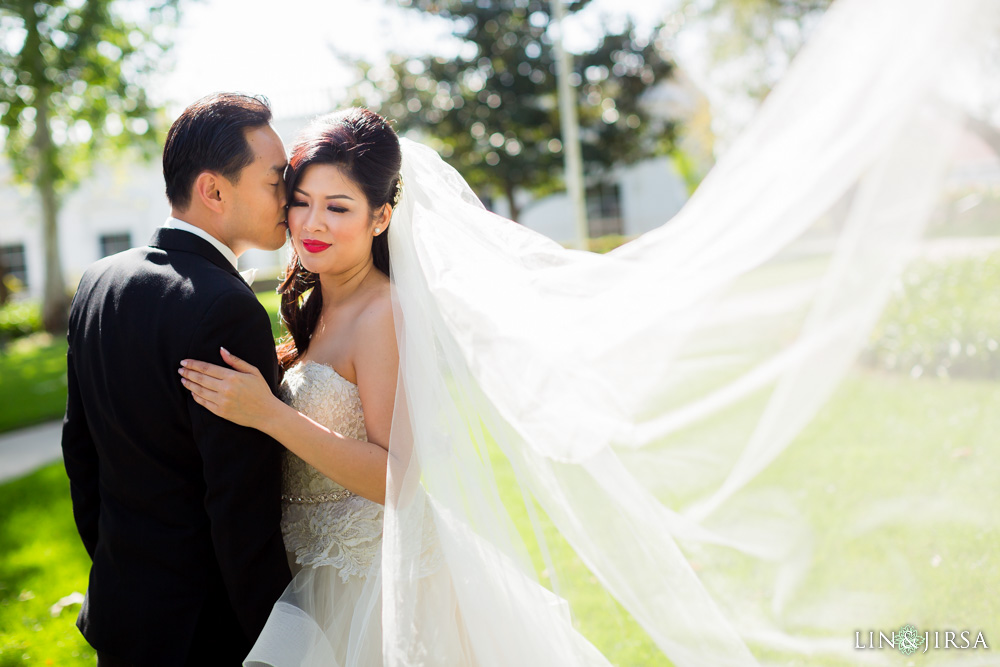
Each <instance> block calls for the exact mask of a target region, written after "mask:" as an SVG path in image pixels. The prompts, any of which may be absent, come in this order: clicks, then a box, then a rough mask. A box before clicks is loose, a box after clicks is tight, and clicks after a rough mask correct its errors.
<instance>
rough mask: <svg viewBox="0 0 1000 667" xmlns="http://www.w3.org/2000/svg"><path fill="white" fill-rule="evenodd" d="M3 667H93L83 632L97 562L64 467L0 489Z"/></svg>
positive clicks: (0, 639) (45, 470) (0, 660)
mask: <svg viewBox="0 0 1000 667" xmlns="http://www.w3.org/2000/svg"><path fill="white" fill-rule="evenodd" d="M0 554H2V557H0V667H9V666H12V665H61V666H67V665H79V666H81V667H82V666H83V665H93V664H94V651H93V649H91V648H90V646H88V645H87V642H86V640H84V638H83V636H82V635H81V634H80V632H79V631H78V630H77V629H76V625H75V623H76V615H77V614H78V613H79V611H80V605H79V604H72V605H68V606H66V607H64V608H62V609H61V610H59V611H57V613H56V614H55V615H53V613H52V612H53V609H52V608H53V605H55V604H56V603H58V602H59V601H60V600H61V599H62V598H64V597H66V596H68V595H70V594H71V593H83V592H84V591H85V590H86V589H87V573H88V572H89V570H90V558H89V557H88V556H87V552H86V550H84V548H83V543H82V542H80V538H79V536H78V535H77V532H76V526H75V525H74V523H73V508H72V503H71V502H70V496H69V480H68V479H67V478H66V471H65V469H64V468H63V465H62V463H56V464H53V465H50V466H48V467H45V468H43V469H41V470H39V471H38V472H36V473H34V474H32V475H29V476H27V477H24V478H22V479H19V480H16V481H14V482H10V483H8V484H4V485H2V486H0Z"/></svg>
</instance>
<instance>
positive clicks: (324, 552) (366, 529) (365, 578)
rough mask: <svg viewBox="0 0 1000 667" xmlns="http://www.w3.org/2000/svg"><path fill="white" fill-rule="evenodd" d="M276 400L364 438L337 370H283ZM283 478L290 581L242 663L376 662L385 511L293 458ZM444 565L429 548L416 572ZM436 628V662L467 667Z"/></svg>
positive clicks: (458, 647)
mask: <svg viewBox="0 0 1000 667" xmlns="http://www.w3.org/2000/svg"><path fill="white" fill-rule="evenodd" d="M281 397H282V400H284V401H285V402H286V403H288V404H289V405H291V406H292V407H294V408H295V409H297V410H298V411H300V412H302V413H303V414H305V415H307V416H309V417H310V418H312V419H313V420H315V421H316V422H318V423H320V424H323V425H324V426H326V427H327V428H329V429H331V430H333V431H336V432H338V433H340V434H342V435H345V436H348V437H351V438H356V439H358V440H367V433H366V431H365V421H364V414H363V412H362V410H361V399H360V397H359V395H358V388H357V386H356V385H354V384H353V383H351V382H349V381H348V380H346V379H344V378H343V377H342V376H341V375H340V374H338V373H337V372H336V371H335V370H334V369H333V368H331V367H329V366H325V365H323V364H319V363H316V362H311V361H306V362H303V363H299V364H297V365H296V366H294V367H292V368H290V369H289V370H288V371H287V372H286V373H285V377H284V379H283V381H282V384H281ZM282 474H283V482H282V488H283V490H282V520H281V530H282V535H283V537H284V541H285V548H286V550H287V551H288V556H289V564H290V565H291V567H292V573H293V574H294V578H293V580H292V582H291V584H289V586H288V588H287V589H286V591H285V593H284V594H283V595H282V597H281V599H280V600H279V601H278V602H277V603H276V604H275V606H274V610H273V611H272V613H271V616H270V617H269V619H268V621H267V624H266V626H265V628H264V630H263V632H262V633H261V635H260V637H259V639H258V640H257V643H256V644H255V645H254V647H253V650H252V651H251V652H250V655H249V656H247V659H246V661H245V663H244V664H246V665H254V666H257V665H272V666H274V667H301V666H307V665H323V666H324V667H339V666H344V667H348V666H351V667H355V666H357V667H362V666H364V667H368V666H375V665H382V664H383V659H382V632H381V623H382V619H381V612H382V600H381V581H382V580H381V572H380V565H381V560H380V557H381V546H382V518H383V506H382V505H380V504H378V503H375V502H372V501H370V500H368V499H366V498H362V497H361V496H357V495H355V494H353V493H351V492H350V491H348V490H346V489H345V488H344V487H342V486H340V485H339V484H337V483H336V482H334V481H332V480H330V479H329V478H328V477H326V476H324V475H323V474H322V473H320V472H319V471H318V470H316V469H315V468H313V467H312V466H310V465H309V464H308V463H306V462H305V461H303V460H301V459H300V458H298V457H297V456H295V455H294V454H291V453H290V452H289V453H288V454H286V457H285V461H284V466H283V472H282ZM428 525H430V522H428ZM428 543H432V541H428ZM441 560H442V559H441V554H440V552H439V551H438V550H435V549H429V550H428V552H427V553H425V554H423V556H422V558H421V561H420V569H421V570H422V571H423V572H422V574H425V575H427V576H428V577H429V578H430V579H433V574H434V572H435V571H436V570H438V569H440V566H441ZM444 588H445V589H447V588H448V587H447V585H446V584H445V586H444ZM441 620H442V621H444V619H441ZM445 623H446V621H445ZM441 629H442V628H439V629H438V631H437V632H435V633H434V637H435V640H434V646H433V647H428V649H429V655H436V656H438V659H439V660H440V659H443V662H436V661H435V662H434V663H433V664H455V665H461V664H472V661H471V659H469V658H468V654H467V649H466V647H465V646H464V643H465V642H464V640H463V639H462V637H461V633H460V631H459V629H458V628H457V627H456V628H454V629H453V631H447V630H446V631H445V632H443V633H442V632H441V631H440V630H441Z"/></svg>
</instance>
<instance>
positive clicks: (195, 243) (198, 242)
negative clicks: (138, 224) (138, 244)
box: [149, 227, 253, 291]
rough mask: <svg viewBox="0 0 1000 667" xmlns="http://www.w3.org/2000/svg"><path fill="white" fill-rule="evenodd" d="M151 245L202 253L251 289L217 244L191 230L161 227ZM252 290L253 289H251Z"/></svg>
mask: <svg viewBox="0 0 1000 667" xmlns="http://www.w3.org/2000/svg"><path fill="white" fill-rule="evenodd" d="M149 245H150V246H152V247H153V248H159V249H161V250H179V251H181V252H191V253H194V254H196V255H201V256H202V257H204V258H205V259H207V260H208V261H210V262H212V263H213V264H215V265H216V266H218V267H219V268H221V269H224V270H225V271H227V272H228V273H231V274H232V275H234V276H236V277H237V278H239V279H240V282H242V283H243V284H244V285H246V286H247V289H250V285H249V284H247V281H246V280H245V279H244V278H243V276H241V275H240V272H239V271H237V270H236V267H234V266H233V265H232V264H230V263H229V260H228V259H226V258H225V257H224V256H223V254H222V253H221V252H219V251H218V249H216V248H215V246H213V245H212V244H211V243H209V242H208V241H206V240H205V239H203V238H200V237H198V236H195V235H194V234H192V233H190V232H186V231H184V230H182V229H169V228H166V227H161V228H159V229H157V230H156V231H155V232H154V233H153V238H151V239H150V240H149ZM251 291H253V290H252V289H251Z"/></svg>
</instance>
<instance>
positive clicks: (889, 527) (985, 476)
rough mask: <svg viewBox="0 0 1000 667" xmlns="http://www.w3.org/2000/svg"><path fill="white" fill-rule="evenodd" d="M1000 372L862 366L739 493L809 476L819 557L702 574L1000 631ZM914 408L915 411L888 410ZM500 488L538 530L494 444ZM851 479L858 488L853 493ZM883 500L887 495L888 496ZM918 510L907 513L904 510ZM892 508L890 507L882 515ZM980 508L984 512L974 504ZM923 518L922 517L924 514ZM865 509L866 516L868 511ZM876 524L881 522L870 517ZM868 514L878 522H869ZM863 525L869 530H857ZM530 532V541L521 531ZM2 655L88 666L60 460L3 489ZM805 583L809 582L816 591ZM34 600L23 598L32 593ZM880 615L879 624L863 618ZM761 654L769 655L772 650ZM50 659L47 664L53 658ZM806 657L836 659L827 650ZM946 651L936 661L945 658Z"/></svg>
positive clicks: (596, 639)
mask: <svg viewBox="0 0 1000 667" xmlns="http://www.w3.org/2000/svg"><path fill="white" fill-rule="evenodd" d="M996 405H1000V385H998V384H997V383H995V382H990V381H984V380H939V379H928V378H924V379H920V380H911V379H909V378H906V377H901V376H898V375H891V374H884V373H874V372H870V371H862V370H858V371H855V372H854V373H852V374H851V375H850V376H849V377H848V378H847V380H846V382H845V383H844V385H843V386H842V387H841V389H840V391H838V393H837V394H836V395H835V396H834V398H833V400H832V401H831V402H830V404H829V405H828V406H827V407H826V408H825V409H824V410H822V411H821V413H820V414H819V415H818V416H817V417H816V419H815V420H813V422H812V423H811V424H810V425H809V427H808V428H807V429H806V431H805V432H803V434H802V435H801V436H800V438H799V439H798V440H796V441H795V443H793V444H792V445H791V446H790V447H789V449H788V450H787V451H786V452H785V453H784V454H783V455H781V456H780V457H779V458H778V459H777V460H776V461H775V463H774V465H772V466H771V467H770V468H769V469H768V470H767V471H765V472H764V473H763V474H762V475H761V476H760V477H759V478H758V479H757V480H755V481H754V482H753V483H752V484H751V485H749V486H748V487H747V488H746V489H744V491H742V492H740V493H739V494H738V495H737V496H735V497H734V498H733V502H734V503H735V504H737V505H738V506H746V503H753V502H757V501H758V500H759V499H760V498H761V497H762V496H765V495H766V493H767V492H768V490H769V489H770V488H771V486H772V485H773V484H774V483H776V482H780V483H781V484H782V485H783V486H785V487H789V486H791V487H792V488H795V484H794V483H790V482H789V480H796V479H799V480H801V484H800V485H799V486H800V492H799V495H798V496H797V497H796V499H795V501H794V504H795V507H796V508H797V509H798V510H799V511H800V512H801V513H802V515H803V516H804V518H805V519H806V520H807V522H808V524H809V525H811V526H814V527H816V528H819V529H820V530H818V531H817V533H816V535H815V539H816V543H815V545H814V548H815V549H816V553H820V554H824V556H823V557H820V558H818V559H816V564H817V569H816V570H815V571H814V572H812V573H810V574H809V575H808V576H807V577H806V579H805V583H806V584H807V585H805V586H804V587H803V589H802V590H800V591H798V593H797V594H794V595H791V596H790V597H789V598H788V599H787V600H786V601H785V602H784V604H783V605H780V606H779V607H780V608H779V607H776V606H775V603H774V596H773V591H772V590H771V588H770V587H771V586H772V585H773V583H774V582H773V580H772V578H771V577H773V576H774V574H775V573H773V572H769V571H767V570H766V569H764V570H762V569H761V568H760V566H759V563H752V562H750V561H744V560H741V559H740V558H739V557H738V556H736V555H734V553H733V552H731V551H727V550H721V549H720V550H717V551H712V550H705V551H704V552H702V553H699V554H697V556H695V555H694V554H689V555H690V556H691V558H692V559H695V557H696V558H697V560H698V561H699V568H700V569H699V574H701V575H702V576H703V578H704V580H705V581H706V582H707V583H708V584H709V585H712V584H713V581H714V578H713V572H715V573H718V572H725V573H728V574H734V573H735V574H738V575H739V577H740V579H741V581H742V582H743V583H745V584H747V585H748V586H749V587H750V588H753V587H754V586H759V587H760V590H761V593H760V598H759V599H755V598H753V597H750V598H748V599H746V600H742V602H743V603H745V605H749V606H751V607H753V606H754V605H759V606H758V607H757V608H756V609H755V613H756V614H759V618H760V619H764V620H765V621H766V622H773V623H775V624H776V625H780V626H782V627H790V628H793V629H795V630H796V631H801V632H804V633H806V634H808V633H809V632H810V631H811V630H810V626H809V618H810V616H809V609H810V605H811V604H812V603H814V602H817V601H823V600H827V599H828V597H827V596H835V595H841V594H844V593H846V592H848V591H850V590H862V591H863V590H864V589H865V584H866V582H868V583H871V582H880V583H879V586H880V587H884V581H885V580H886V577H889V578H893V577H895V578H897V579H898V580H899V591H898V594H899V597H898V599H896V600H894V601H893V602H894V603H895V608H894V609H893V610H891V611H890V610H885V611H883V612H881V615H879V614H878V613H876V611H877V610H876V609H859V610H856V613H854V614H853V615H849V616H846V617H845V618H844V619H843V621H844V623H845V627H844V633H845V634H844V637H845V641H850V640H851V638H853V629H856V628H855V625H852V624H857V627H865V628H868V627H871V628H872V629H876V630H877V629H885V630H890V629H892V628H894V627H899V625H900V624H902V623H903V622H913V623H914V624H916V625H917V627H918V628H920V629H921V630H924V629H934V628H941V629H946V628H948V629H950V628H953V627H969V628H981V629H983V630H984V632H985V635H986V637H987V638H990V637H991V635H992V634H997V632H998V631H1000V603H998V602H997V601H996V599H995V597H994V596H993V595H992V592H993V591H996V590H1000V559H998V558H997V557H996V554H997V553H1000V533H998V531H997V529H996V528H995V525H993V524H991V523H990V521H989V519H988V518H986V517H983V516H982V515H981V514H977V513H976V509H977V508H978V511H979V512H980V513H981V512H988V511H989V510H990V508H995V507H998V506H1000V487H998V486H997V485H996V484H995V483H994V481H995V480H996V479H997V478H998V476H1000V460H998V459H997V457H996V456H995V450H996V448H995V444H994V442H993V441H992V440H991V437H992V435H991V434H995V433H997V432H998V431H1000V412H998V411H997V410H996V409H995V406H996ZM901 414H902V415H907V418H906V419H898V418H892V417H890V416H891V415H901ZM493 463H494V471H495V474H496V476H497V482H498V485H499V487H500V490H501V494H502V496H503V499H504V501H505V504H506V505H507V506H508V508H510V509H511V513H512V516H513V519H514V521H515V524H516V526H517V527H518V529H519V530H520V531H521V532H522V534H524V535H526V536H527V535H531V534H532V528H531V524H530V521H529V518H528V515H527V512H526V510H525V508H524V505H523V502H522V500H521V496H520V493H519V491H518V490H517V489H516V488H515V487H514V486H513V484H512V483H511V480H512V475H511V473H510V470H509V468H508V467H507V464H506V463H505V462H504V461H503V460H502V458H501V457H500V456H499V455H497V456H494V457H493ZM851 479H853V480H859V479H868V480H871V481H872V482H873V483H876V484H877V485H878V488H879V491H880V493H882V494H884V493H885V492H887V491H889V490H891V491H893V492H895V493H898V494H899V495H900V497H903V498H910V499H911V500H913V501H914V502H917V500H918V499H917V498H912V497H911V495H910V494H911V493H912V492H915V491H917V490H920V491H922V492H925V493H927V492H934V491H936V492H938V493H942V492H945V491H947V493H948V494H949V495H950V496H951V497H954V498H956V499H957V500H958V501H960V502H962V503H963V506H964V507H966V508H969V509H970V511H971V512H972V513H971V514H969V515H967V516H964V517H963V516H961V515H957V516H948V517H942V516H933V515H929V516H928V515H920V507H919V506H918V505H913V506H910V507H907V508H904V510H905V511H903V513H902V515H900V516H895V515H885V514H884V513H882V514H879V512H877V511H876V510H877V509H878V508H873V507H870V506H869V505H868V504H867V503H868V500H867V498H866V495H865V492H866V491H868V490H871V487H867V486H864V485H862V484H860V483H858V482H857V481H855V482H854V483H845V480H851ZM848 489H850V490H851V491H853V493H850V494H848V493H846V490H848ZM883 509H884V508H883ZM907 513H909V514H910V515H909V519H910V520H905V519H907ZM879 516H881V519H879ZM977 516H979V519H978V520H977V519H976V517H977ZM540 519H541V525H542V530H543V533H544V535H545V538H546V541H547V543H548V546H549V548H550V550H551V553H552V558H553V560H554V561H555V564H556V569H557V571H558V574H559V583H560V589H559V590H560V594H562V595H563V596H565V597H566V598H567V599H568V600H569V601H570V603H571V608H572V610H573V615H574V618H575V619H576V622H577V624H578V627H579V628H580V630H581V631H582V632H583V633H584V634H585V635H586V636H587V637H588V638H590V639H591V641H592V642H593V643H594V644H595V645H596V646H597V647H598V648H599V649H600V650H601V651H602V652H604V653H605V654H606V655H607V656H608V657H609V658H610V659H611V661H612V662H613V663H614V664H616V665H622V666H623V667H625V666H628V667H639V666H643V667H645V666H654V665H656V666H658V665H664V666H666V665H670V664H671V663H670V662H669V661H668V660H667V659H666V658H665V657H664V656H663V655H662V654H661V653H660V652H659V650H658V649H657V648H656V646H655V645H654V644H653V643H652V642H651V640H649V638H648V637H647V636H646V634H645V632H644V631H642V629H641V628H639V627H638V625H637V624H636V623H635V621H634V620H632V619H631V617H630V616H629V615H628V613H627V612H626V611H625V610H624V609H622V608H621V607H620V605H618V603H617V602H615V601H614V600H613V599H611V598H610V597H609V596H608V595H607V594H606V593H605V592H604V591H603V589H601V587H600V586H599V585H598V584H597V582H596V580H595V579H594V577H593V576H592V575H591V574H590V572H589V571H588V570H587V569H586V567H585V566H584V565H583V564H582V563H581V562H580V560H579V559H578V558H577V557H576V556H575V554H574V553H573V551H572V550H571V549H570V547H569V546H568V545H567V544H566V543H565V541H564V540H562V538H561V537H559V535H558V533H557V532H556V531H555V530H554V528H553V527H552V525H551V523H550V522H548V521H547V519H546V518H545V517H544V515H542V516H541V517H540ZM917 519H919V520H917ZM866 522H867V523H866ZM872 522H874V524H873V523H872ZM865 525H869V527H870V528H871V526H872V525H874V526H875V527H874V528H871V529H869V530H867V531H864V530H862V527H863V526H865ZM859 531H860V532H859ZM526 541H527V542H528V543H529V544H530V543H531V541H530V540H526ZM0 553H3V554H4V558H3V559H2V560H0V667H6V666H7V665H14V664H17V665H24V664H38V665H43V664H57V665H84V664H93V662H92V661H93V658H92V655H91V653H90V652H89V651H88V650H87V649H86V645H85V644H83V643H82V640H81V639H79V637H78V633H77V632H76V629H75V628H74V627H73V619H74V617H75V614H76V612H77V611H78V610H79V607H77V606H73V607H70V608H69V609H67V610H65V611H63V613H62V614H61V615H59V616H58V617H56V618H53V617H51V616H50V615H49V608H50V607H51V606H52V605H53V604H54V603H55V602H56V601H58V600H59V599H60V598H62V597H63V596H65V595H68V594H70V593H72V592H74V591H81V592H82V591H83V590H84V587H85V586H86V573H87V568H88V566H89V561H88V559H87V556H86V553H85V552H84V551H83V548H82V546H80V543H79V539H78V537H77V535H76V531H75V528H74V526H73V522H72V514H71V507H70V501H69V495H68V485H67V481H66V478H65V474H64V472H63V470H62V467H61V465H58V464H57V465H54V466H50V467H48V468H45V469H43V470H41V471H39V472H36V473H35V474H33V475H31V476H29V477H26V478H23V479H21V480H17V481H15V482H11V483H9V484H6V485H4V486H0ZM532 556H533V558H534V559H535V562H536V563H538V564H539V571H540V573H541V574H540V576H541V579H542V580H543V581H546V580H547V578H548V576H547V575H548V574H549V573H547V572H544V571H542V567H543V566H542V565H541V562H542V561H541V557H540V555H539V554H538V552H537V551H534V552H533V553H532ZM828 561H832V562H837V563H840V564H841V566H839V567H838V568H837V571H838V572H848V573H850V575H851V576H850V580H849V581H848V580H844V579H843V578H829V572H827V571H825V570H824V567H823V566H824V565H825V564H826V563H827V562H828ZM807 591H808V593H809V594H808V595H807V594H806V592H807ZM22 598H24V599H22ZM869 623H871V624H872V625H868V624H869ZM755 651H757V652H758V653H762V654H768V655H772V657H774V655H773V654H769V653H768V649H767V648H765V647H760V646H758V647H755ZM944 655H945V654H944V653H938V654H936V655H935V654H934V653H933V652H929V653H928V654H927V655H924V656H922V657H921V664H924V663H926V664H935V662H934V661H935V660H940V659H941V657H942V656H944ZM49 661H51V662H49ZM809 664H810V665H826V664H829V665H837V664H843V661H842V660H841V661H839V662H838V661H835V660H834V661H829V662H826V661H824V660H823V659H822V658H819V657H817V658H816V659H815V660H811V661H810V662H809ZM938 664H940V662H939V663H938Z"/></svg>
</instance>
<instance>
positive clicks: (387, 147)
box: [278, 108, 403, 369]
mask: <svg viewBox="0 0 1000 667" xmlns="http://www.w3.org/2000/svg"><path fill="white" fill-rule="evenodd" d="M402 161H403V158H402V154H401V153H400V150H399V138H398V137H396V133H395V132H394V131H393V130H392V128H391V127H389V123H388V122H386V120H385V119H384V118H382V116H379V115H378V114H377V113H374V112H373V111H369V110H368V109H361V108H352V109H346V110H344V111H338V112H336V113H332V114H329V115H326V116H322V117H320V118H318V119H316V120H315V121H313V122H312V123H311V124H310V125H309V126H308V127H307V128H306V129H305V130H304V131H303V132H302V134H301V135H300V136H299V139H298V140H297V141H296V143H295V145H294V146H293V147H292V156H291V158H290V159H289V162H288V170H287V171H286V173H285V184H286V190H287V192H288V200H289V203H291V200H292V197H293V196H294V194H293V193H294V192H295V187H296V184H297V183H298V181H299V180H300V179H301V178H302V174H304V173H305V171H306V169H308V168H309V167H311V166H312V165H314V164H328V165H334V166H336V167H339V168H340V169H341V170H343V172H344V173H345V174H346V175H347V176H348V177H349V178H350V179H351V180H353V181H354V182H355V183H357V184H358V187H360V188H361V190H362V192H364V193H365V198H366V199H367V200H368V205H369V206H370V207H371V209H372V214H373V215H375V214H377V212H378V211H379V210H380V209H381V208H382V206H384V205H385V204H389V203H391V202H392V201H393V199H394V197H395V195H396V189H397V188H398V187H399V168H400V166H401V165H402ZM372 259H373V260H374V262H375V268H377V269H378V270H379V271H381V272H382V273H384V274H385V275H387V276H388V275H389V240H388V234H387V233H386V232H385V231H383V232H382V233H381V234H379V235H377V236H374V237H372ZM318 285H319V276H318V275H317V274H315V273H311V272H309V271H306V270H305V268H303V267H302V265H301V264H300V263H299V256H298V254H297V253H296V252H295V249H294V248H292V256H291V258H290V260H289V262H288V268H287V269H286V270H285V277H284V279H283V280H282V282H281V285H280V286H279V287H278V292H279V293H280V294H281V320H282V322H283V323H284V324H285V327H286V328H287V329H288V333H289V336H287V337H286V338H285V339H284V340H283V341H282V342H281V344H280V345H279V346H278V361H279V363H280V364H281V367H282V369H287V368H289V367H290V366H292V364H294V363H295V362H296V361H297V360H298V359H299V358H300V357H301V356H302V355H303V354H305V352H306V350H307V349H308V348H309V340H310V339H311V338H312V334H313V331H314V330H315V328H316V323H317V322H318V321H319V315H320V312H321V311H322V309H323V295H322V293H321V292H320V290H318V289H313V288H314V287H316V286H318Z"/></svg>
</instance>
